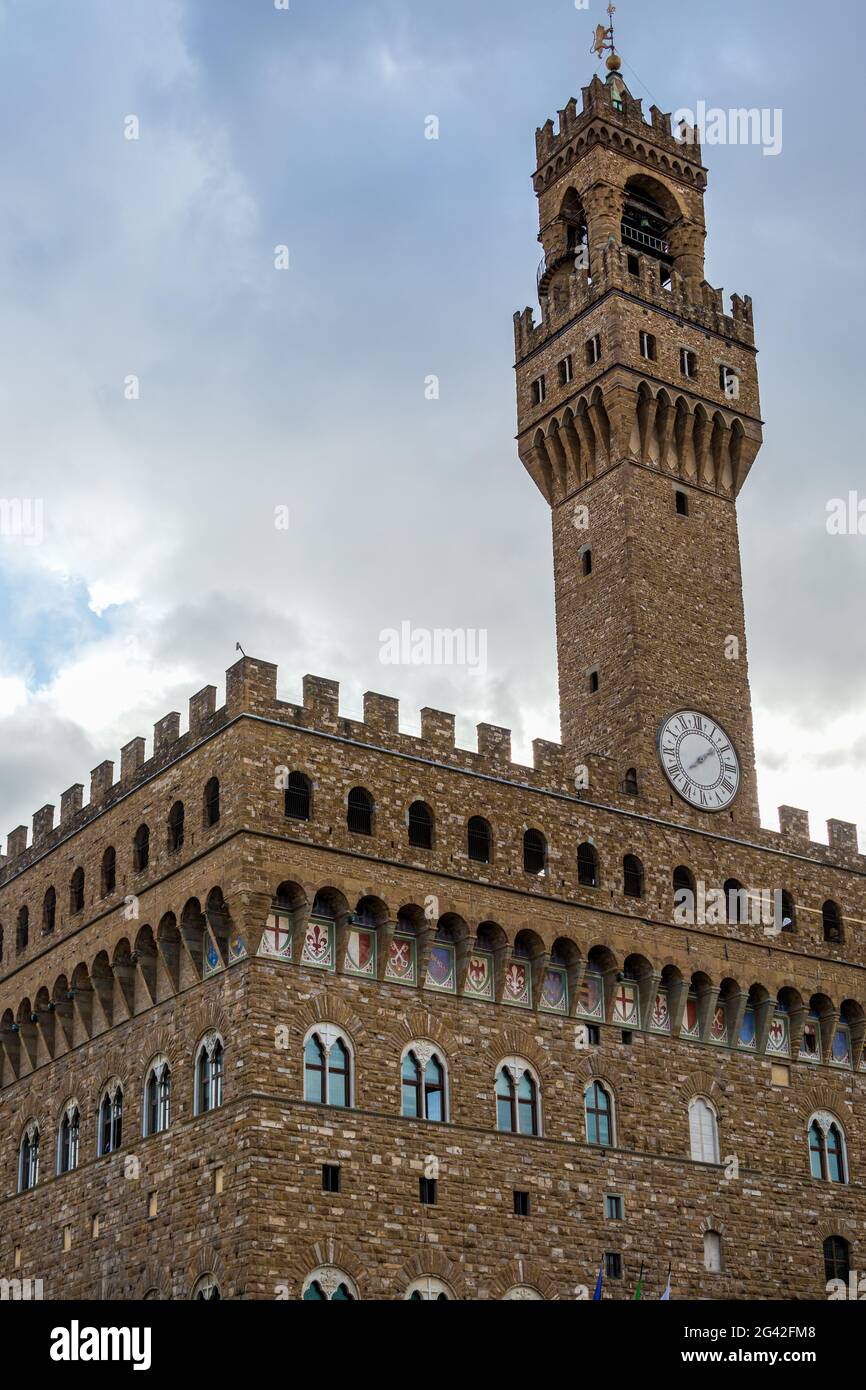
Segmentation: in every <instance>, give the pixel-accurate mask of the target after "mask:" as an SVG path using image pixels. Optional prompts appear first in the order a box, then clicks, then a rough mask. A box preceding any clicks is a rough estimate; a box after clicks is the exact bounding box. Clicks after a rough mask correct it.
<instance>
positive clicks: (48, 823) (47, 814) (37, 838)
mask: <svg viewBox="0 0 866 1390" xmlns="http://www.w3.org/2000/svg"><path fill="white" fill-rule="evenodd" d="M53 829H54V807H53V806H43V807H42V808H41V809H40V810H39V811H34V813H33V839H32V844H33V848H34V849H35V848H36V846H37V845H41V844H42V842H43V841H44V840H47V839H48V836H49V835H50V834H51V832H52V830H53Z"/></svg>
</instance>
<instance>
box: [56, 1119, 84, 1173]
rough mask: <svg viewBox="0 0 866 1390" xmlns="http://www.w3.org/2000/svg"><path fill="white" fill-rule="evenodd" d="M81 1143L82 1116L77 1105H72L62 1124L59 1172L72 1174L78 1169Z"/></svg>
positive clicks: (59, 1140) (59, 1137) (58, 1154)
mask: <svg viewBox="0 0 866 1390" xmlns="http://www.w3.org/2000/svg"><path fill="white" fill-rule="evenodd" d="M80 1142H81V1115H80V1112H79V1110H78V1106H77V1105H72V1104H70V1105H69V1106H68V1107H67V1109H66V1111H65V1112H64V1115H63V1119H62V1120H61V1122H60V1133H59V1135H58V1144H57V1172H58V1173H59V1174H62V1173H71V1172H72V1171H73V1170H74V1169H75V1168H77V1167H78V1153H79V1146H80Z"/></svg>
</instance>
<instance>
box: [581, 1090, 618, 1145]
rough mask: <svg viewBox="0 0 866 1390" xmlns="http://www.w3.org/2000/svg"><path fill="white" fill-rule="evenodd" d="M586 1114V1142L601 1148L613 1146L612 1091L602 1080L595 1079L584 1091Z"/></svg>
mask: <svg viewBox="0 0 866 1390" xmlns="http://www.w3.org/2000/svg"><path fill="white" fill-rule="evenodd" d="M583 1108H584V1113H585V1115H586V1142H587V1143H588V1144H595V1145H597V1146H598V1147H599V1148H601V1149H609V1148H611V1147H612V1146H613V1106H612V1104H611V1098H610V1093H609V1091H608V1090H607V1087H606V1086H603V1085H602V1083H601V1082H600V1081H593V1082H591V1083H590V1085H589V1086H587V1088H586V1090H585V1091H584V1093H583Z"/></svg>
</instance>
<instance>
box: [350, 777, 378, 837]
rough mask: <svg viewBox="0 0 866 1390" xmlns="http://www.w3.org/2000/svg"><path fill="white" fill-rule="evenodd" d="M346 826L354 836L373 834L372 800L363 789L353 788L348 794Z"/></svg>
mask: <svg viewBox="0 0 866 1390" xmlns="http://www.w3.org/2000/svg"><path fill="white" fill-rule="evenodd" d="M346 824H347V825H348V827H349V829H350V830H351V831H352V833H353V834H355V835H372V833H373V798H372V796H371V795H370V793H369V792H368V791H366V790H365V789H364V787H353V788H352V790H351V791H350V792H349V802H348V810H347V812H346Z"/></svg>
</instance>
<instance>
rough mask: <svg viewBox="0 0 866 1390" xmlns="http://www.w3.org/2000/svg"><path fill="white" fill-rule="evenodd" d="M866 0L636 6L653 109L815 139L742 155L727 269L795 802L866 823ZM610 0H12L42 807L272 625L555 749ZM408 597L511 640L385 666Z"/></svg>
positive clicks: (16, 650) (5, 774)
mask: <svg viewBox="0 0 866 1390" xmlns="http://www.w3.org/2000/svg"><path fill="white" fill-rule="evenodd" d="M863 13H864V7H863V6H862V5H861V4H857V3H854V0H843V3H841V4H837V5H834V6H833V7H832V10H827V9H824V10H823V11H822V10H820V9H816V7H815V6H814V5H813V4H811V3H806V0H761V3H760V4H755V3H754V0H726V3H725V4H724V5H719V4H717V3H710V0H693V3H692V4H690V5H688V6H687V7H685V8H684V7H683V6H682V4H681V3H673V0H655V3H654V4H652V5H647V4H646V3H644V0H621V4H620V5H619V8H618V13H617V23H618V33H619V40H620V42H619V46H620V49H621V51H622V53H623V56H624V58H625V62H626V67H625V70H624V76H625V77H626V79H627V81H628V83H629V86H630V88H631V90H632V92H633V94H634V95H636V96H641V97H643V98H644V99H645V106H646V109H648V108H649V106H650V104H651V103H652V101H653V100H655V101H656V102H657V103H658V105H659V106H661V107H662V108H663V109H664V110H667V111H673V110H676V109H677V108H678V107H683V106H692V107H693V106H694V105H695V104H696V103H697V101H698V100H699V99H703V100H705V101H706V102H707V103H708V104H709V105H710V106H716V105H717V106H723V107H726V108H727V107H730V106H741V105H745V106H759V107H770V108H781V109H782V111H783V119H784V125H783V132H784V138H783V147H782V152H781V154H779V155H778V157H775V158H768V157H764V156H763V154H762V151H761V149H760V148H757V147H750V146H745V147H739V146H738V147H733V148H724V147H720V148H707V149H706V150H705V161H706V162H707V163H708V164H709V168H710V184H709V194H708V198H707V216H708V225H709V240H708V259H707V276H708V279H709V280H710V281H711V283H712V284H714V285H718V286H725V288H726V291H727V292H730V291H733V290H737V291H739V292H741V293H750V294H752V295H753V297H754V301H755V319H756V326H757V332H758V342H759V345H760V348H761V356H760V359H759V366H760V371H761V388H762V405H763V413H764V416H765V419H766V421H767V426H766V431H765V441H766V442H765V445H764V449H763V451H762V453H761V454H760V455H759V457H758V461H757V463H756V465H755V467H754V469H753V471H752V475H751V477H750V479H749V482H748V484H747V486H746V489H745V491H744V493H743V495H742V498H741V501H740V518H741V539H742V547H743V567H744V577H745V588H746V608H747V616H748V637H749V646H750V661H751V681H752V693H753V701H754V709H755V719H756V735H757V750H758V761H759V775H760V788H761V801H762V811H763V817H764V820H765V823H766V824H768V825H770V826H775V825H776V823H777V822H776V812H775V808H776V807H777V806H778V805H779V804H781V803H783V802H787V803H790V804H793V805H796V806H803V807H808V808H809V810H810V812H811V814H812V828H813V836H814V837H815V838H816V839H820V838H824V837H825V829H824V821H825V820H826V818H827V817H828V816H837V817H840V818H842V819H848V820H858V821H859V823H860V825H861V828H862V830H861V836H862V841H863V845H864V847H866V809H864V798H863V794H862V788H863V783H864V776H866V698H864V697H866V659H864V654H866V637H864V622H863V604H862V596H863V587H864V583H863V581H864V573H866V536H862V537H861V536H856V535H852V536H830V535H828V534H827V529H826V506H827V502H828V500H830V499H832V498H836V497H846V496H847V494H848V492H849V490H851V489H858V488H859V489H860V490H861V496H864V497H866V477H864V473H866V470H864V466H863V459H862V446H861V438H862V427H861V426H860V414H861V411H862V407H863V395H864V392H863V388H862V385H861V381H860V376H861V371H862V362H863V341H864V324H863V316H864V310H863V304H864V294H863V291H864V285H863V280H864V263H866V258H864V254H863V251H862V242H863V239H864V226H866V212H864V195H863V187H864V179H863V169H864V167H866V149H864V144H866V136H864V129H866V126H864V119H863V109H862V100H863V99H862V95H861V83H860V78H859V68H860V60H861V59H862V57H863V50H864V28H866V21H864V17H863ZM604 19H605V15H604V12H603V9H602V6H601V3H600V0H591V3H590V8H589V10H586V11H582V10H578V9H577V8H576V6H575V4H574V0H471V3H467V0H435V3H433V0H431V2H430V3H425V2H424V0H290V8H289V10H288V11H285V10H278V9H276V8H275V3H274V0H122V3H121V2H120V0H65V3H59V4H58V3H57V2H56V0H0V67H2V70H0V119H2V140H0V167H2V178H0V195H2V211H0V497H2V498H7V499H8V498H16V497H30V498H39V499H41V500H42V503H43V508H44V512H43V516H44V537H43V539H42V542H41V544H38V545H30V544H24V543H23V540H22V538H20V537H19V538H17V539H11V538H9V537H6V538H3V537H0V614H2V624H0V834H2V836H3V837H4V838H5V832H6V831H7V830H8V829H11V828H12V827H14V826H16V825H18V824H19V823H21V822H25V823H29V821H30V817H31V814H32V812H33V811H34V810H35V809H37V808H38V807H39V806H41V805H42V804H43V803H45V802H48V801H50V802H55V803H56V804H58V805H59V797H60V792H61V791H62V790H63V789H64V788H65V787H67V786H69V785H70V784H71V783H73V782H75V781H82V782H84V784H85V788H88V787H89V772H90V769H91V768H93V767H95V766H96V765H97V763H99V762H101V761H102V760H103V759H104V758H106V757H109V758H117V755H118V750H119V748H120V746H121V744H123V743H125V742H127V741H128V740H129V739H130V738H132V737H133V736H135V735H137V734H144V735H146V736H147V738H148V745H150V738H151V734H152V726H153V723H154V722H155V721H156V720H157V719H158V718H160V717H161V716H162V715H163V714H165V713H166V712H168V711H169V710H173V709H177V710H180V711H181V712H182V714H183V717H184V720H185V718H186V707H187V705H186V702H187V699H188V697H189V695H190V694H191V693H192V692H194V691H195V690H197V689H199V688H200V687H201V686H202V685H205V684H209V683H212V684H215V685H217V687H218V689H219V690H220V696H219V698H220V700H221V699H222V689H223V685H224V674H223V673H224V671H225V668H226V667H227V666H229V665H230V664H231V663H232V662H233V661H234V660H235V642H236V641H238V640H240V641H241V642H242V644H243V647H244V649H245V650H246V652H247V653H248V654H250V655H255V656H259V657H262V658H265V659H268V660H271V661H274V662H277V663H278V664H279V668H280V672H279V690H280V695H281V696H282V697H283V698H285V699H289V700H297V699H299V698H300V684H301V678H302V676H303V675H304V673H305V672H308V671H309V672H313V673H315V674H319V675H325V676H329V677H332V678H334V679H338V680H339V681H340V682H341V701H342V708H343V712H344V713H345V714H348V715H358V714H359V713H360V709H361V695H362V693H363V691H365V690H368V689H372V690H379V691H382V692H384V693H386V694H392V695H396V696H399V697H400V699H401V702H402V703H401V723H402V724H403V726H404V727H405V728H406V729H417V727H418V711H419V710H420V709H421V707H422V706H424V705H433V706H436V707H438V708H441V709H446V710H452V711H454V712H455V713H456V714H457V715H458V734H459V738H460V741H461V742H462V743H464V744H466V745H467V746H470V747H471V746H474V738H475V735H474V725H475V723H476V722H478V721H479V720H488V721H491V722H493V723H497V724H504V725H508V726H510V727H511V728H512V729H513V731H514V743H515V750H516V752H517V754H518V755H519V756H521V757H523V758H525V759H527V760H529V758H530V756H531V749H530V744H531V740H532V739H533V738H534V737H547V738H553V739H556V738H557V737H558V711H557V703H556V670H555V636H554V621H553V584H552V559H551V547H550V535H549V513H548V510H547V507H546V505H545V504H544V503H543V501H542V499H541V498H540V496H539V494H538V493H537V492H536V491H535V489H534V487H533V485H532V484H531V482H530V481H529V479H528V477H527V475H526V474H525V473H524V470H523V469H522V467H521V465H520V463H519V461H518V459H517V456H516V452H515V447H514V442H513V436H514V432H515V406H514V386H513V373H512V363H513V339H512V323H511V317H512V313H513V311H514V310H515V309H520V308H523V307H524V305H526V304H528V303H531V302H534V286H535V268H536V264H537V262H538V258H539V254H540V253H539V248H538V245H537V242H536V235H537V217H536V206H535V198H534V196H533V192H532V186H531V182H530V176H531V173H532V170H533V167H534V156H535V145H534V132H535V128H536V126H538V125H541V124H542V123H543V122H544V121H545V120H546V119H547V118H548V117H549V116H555V113H556V111H557V110H558V109H559V108H561V107H563V106H564V105H565V104H566V102H567V100H568V99H569V97H570V96H572V95H577V96H578V97H579V95H580V88H581V86H583V85H586V83H587V82H588V81H589V79H590V78H591V76H592V73H593V72H594V71H595V70H596V68H597V64H596V61H595V59H594V58H592V57H591V55H590V53H589V46H590V39H591V31H592V27H593V25H594V24H595V23H597V22H600V21H602V20H604ZM825 23H826V25H827V37H826V38H824V37H822V26H823V25H824V24H825ZM638 74H639V76H638ZM644 83H647V84H648V87H646V86H644V85H643V84H644ZM430 115H435V116H437V117H438V120H439V123H440V138H439V139H438V140H435V141H434V140H428V139H425V120H426V118H427V117H428V116H430ZM130 116H134V117H136V118H137V121H138V123H139V138H138V139H137V140H131V139H127V138H125V133H129V131H130V130H131V129H132V127H131V126H130V125H129V123H128V118H129V117H130ZM280 245H285V246H287V247H288V248H289V269H287V270H280V269H277V268H276V267H275V256H274V248H275V247H277V246H280ZM432 375H435V376H437V377H438V378H439V381H440V397H439V399H438V400H434V401H431V400H427V399H425V379H426V378H427V377H429V376H432ZM132 376H134V377H137V378H138V383H139V398H138V399H132V400H130V399H127V395H128V394H129V392H128V388H127V387H126V383H127V380H128V378H130V377H132ZM280 507H286V508H288V517H289V525H288V529H287V530H284V529H283V530H281V529H278V528H277V527H276V526H275V509H276V508H280ZM403 621H409V622H411V623H412V625H413V627H427V628H436V627H440V628H456V627H461V628H474V629H483V630H486V632H487V634H488V639H487V641H488V652H487V655H488V669H487V673H486V675H481V674H478V673H476V672H473V671H470V670H465V669H463V670H454V669H448V668H442V667H433V668H430V667H428V668H423V667H422V668H412V667H401V666H383V665H382V663H381V661H380V632H381V631H382V630H383V629H385V628H391V627H399V625H400V624H401V622H403ZM86 794H87V793H86V792H85V795H86Z"/></svg>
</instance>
